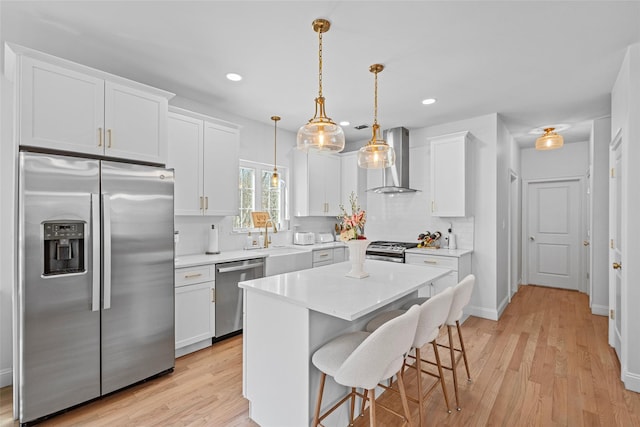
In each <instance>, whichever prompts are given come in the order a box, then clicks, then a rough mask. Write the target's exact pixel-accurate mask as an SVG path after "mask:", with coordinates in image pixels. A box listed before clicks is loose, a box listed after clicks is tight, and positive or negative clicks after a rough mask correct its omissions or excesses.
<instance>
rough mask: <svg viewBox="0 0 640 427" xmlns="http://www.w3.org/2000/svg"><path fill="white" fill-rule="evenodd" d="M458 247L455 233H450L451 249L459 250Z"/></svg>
mask: <svg viewBox="0 0 640 427" xmlns="http://www.w3.org/2000/svg"><path fill="white" fill-rule="evenodd" d="M457 248H458V245H457V244H456V235H455V234H453V233H449V249H457Z"/></svg>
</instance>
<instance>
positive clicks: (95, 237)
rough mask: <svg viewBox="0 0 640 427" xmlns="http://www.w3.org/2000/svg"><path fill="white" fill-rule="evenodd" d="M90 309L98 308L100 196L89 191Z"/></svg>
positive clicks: (97, 309)
mask: <svg viewBox="0 0 640 427" xmlns="http://www.w3.org/2000/svg"><path fill="white" fill-rule="evenodd" d="M91 270H92V272H93V273H92V277H91V311H99V310H100V197H99V196H98V194H95V193H91Z"/></svg>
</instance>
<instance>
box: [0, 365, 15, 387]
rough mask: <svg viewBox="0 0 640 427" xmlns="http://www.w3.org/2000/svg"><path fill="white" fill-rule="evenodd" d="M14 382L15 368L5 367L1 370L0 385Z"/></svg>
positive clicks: (4, 385)
mask: <svg viewBox="0 0 640 427" xmlns="http://www.w3.org/2000/svg"><path fill="white" fill-rule="evenodd" d="M11 384H13V369H11V368H5V369H2V370H0V387H6V386H9V385H11Z"/></svg>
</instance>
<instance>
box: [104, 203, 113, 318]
mask: <svg viewBox="0 0 640 427" xmlns="http://www.w3.org/2000/svg"><path fill="white" fill-rule="evenodd" d="M102 233H103V236H102V244H103V248H104V256H103V262H104V270H103V276H102V278H103V284H104V288H103V289H104V300H103V303H102V309H103V310H108V309H110V308H111V196H110V195H109V194H106V193H105V194H103V195H102Z"/></svg>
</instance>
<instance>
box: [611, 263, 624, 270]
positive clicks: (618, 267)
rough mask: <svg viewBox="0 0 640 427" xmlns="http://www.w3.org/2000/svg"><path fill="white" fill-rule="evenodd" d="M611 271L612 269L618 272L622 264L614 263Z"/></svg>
mask: <svg viewBox="0 0 640 427" xmlns="http://www.w3.org/2000/svg"><path fill="white" fill-rule="evenodd" d="M613 269H614V270H620V269H622V264H620V263H619V262H614V263H613Z"/></svg>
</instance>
